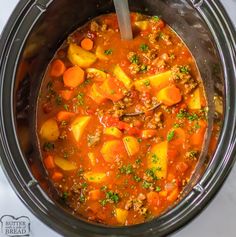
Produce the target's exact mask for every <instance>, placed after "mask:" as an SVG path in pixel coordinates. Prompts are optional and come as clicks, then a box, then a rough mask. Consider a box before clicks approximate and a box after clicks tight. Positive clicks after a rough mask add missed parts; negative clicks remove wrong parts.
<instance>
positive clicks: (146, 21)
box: [37, 13, 208, 225]
mask: <svg viewBox="0 0 236 237" xmlns="http://www.w3.org/2000/svg"><path fill="white" fill-rule="evenodd" d="M131 21H132V29H133V33H134V39H133V40H131V41H122V40H121V39H120V34H119V30H118V23H117V18H116V15H115V14H108V15H103V16H100V17H98V18H96V19H93V20H92V21H90V22H88V23H87V24H86V25H85V26H83V27H82V28H79V29H78V30H76V31H75V32H74V33H72V34H71V35H70V36H69V37H68V38H67V41H66V42H64V43H63V45H62V46H61V47H60V49H59V50H58V51H57V52H56V54H55V56H54V58H53V60H52V61H51V63H50V65H49V66H48V69H47V72H46V74H45V78H44V81H43V84H42V87H41V90H40V96H39V99H38V109H37V128H38V131H37V132H38V138H39V145H40V150H41V154H42V161H43V164H44V167H45V169H46V170H47V172H48V176H49V179H50V180H51V182H52V183H53V185H54V187H55V189H56V190H57V191H58V193H59V195H60V198H61V200H62V201H63V202H64V203H65V205H67V206H68V207H69V208H70V210H71V212H72V213H73V214H75V215H80V216H83V217H85V218H86V219H87V220H90V221H95V222H99V223H103V224H107V225H132V224H138V223H142V222H145V221H148V220H151V219H153V218H154V217H157V216H159V215H160V214H162V213H163V212H164V211H166V210H167V209H168V208H170V207H171V206H172V205H173V204H174V203H175V202H176V201H178V199H179V197H180V194H181V192H182V191H183V189H184V187H185V186H186V185H187V183H188V182H189V180H190V178H191V175H192V173H193V172H194V169H195V166H196V164H197V162H198V158H199V155H200V153H201V150H202V146H203V141H204V135H205V131H206V128H207V118H206V114H207V113H206V112H207V109H208V107H207V101H206V99H205V94H204V88H203V83H202V80H201V77H200V74H199V71H198V68H197V65H196V62H195V60H194V58H193V56H192V54H191V53H190V51H189V49H188V48H187V46H186V45H185V44H184V42H183V41H182V40H181V39H180V37H179V36H178V35H177V34H176V33H175V32H174V31H173V30H172V29H171V28H170V26H168V25H167V24H166V23H165V22H164V21H163V20H162V19H160V18H159V17H158V16H145V15H142V14H139V13H132V14H131ZM158 104H160V105H159V106H157V105H158ZM134 112H140V114H137V115H135V116H134V115H133V116H131V115H130V114H132V113H134Z"/></svg>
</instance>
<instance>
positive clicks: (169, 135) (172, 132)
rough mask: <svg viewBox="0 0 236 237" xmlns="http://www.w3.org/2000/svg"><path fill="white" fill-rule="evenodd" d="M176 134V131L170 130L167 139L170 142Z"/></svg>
mask: <svg viewBox="0 0 236 237" xmlns="http://www.w3.org/2000/svg"><path fill="white" fill-rule="evenodd" d="M174 135H175V131H174V130H171V131H170V132H168V134H167V141H168V142H170V141H171V140H172V139H173V138H174Z"/></svg>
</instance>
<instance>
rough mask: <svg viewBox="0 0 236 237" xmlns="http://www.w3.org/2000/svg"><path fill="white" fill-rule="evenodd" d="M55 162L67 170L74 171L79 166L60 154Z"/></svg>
mask: <svg viewBox="0 0 236 237" xmlns="http://www.w3.org/2000/svg"><path fill="white" fill-rule="evenodd" d="M54 162H55V164H56V165H57V166H58V167H59V168H61V169H62V170H65V171H73V170H76V169H77V166H76V165H75V164H74V163H72V162H70V161H68V160H65V159H64V158H61V157H58V156H56V157H55V158H54Z"/></svg>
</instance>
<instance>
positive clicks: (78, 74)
mask: <svg viewBox="0 0 236 237" xmlns="http://www.w3.org/2000/svg"><path fill="white" fill-rule="evenodd" d="M63 82H64V84H65V86H68V87H70V88H75V87H77V86H79V85H80V84H81V83H83V82H84V70H83V69H82V68H81V67H79V66H73V67H70V68H68V69H67V70H66V71H65V72H64V74H63Z"/></svg>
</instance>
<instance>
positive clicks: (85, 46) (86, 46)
mask: <svg viewBox="0 0 236 237" xmlns="http://www.w3.org/2000/svg"><path fill="white" fill-rule="evenodd" d="M80 44H81V47H82V48H83V49H85V50H88V51H89V50H91V49H93V41H92V40H91V39H89V38H84V39H83V40H82V41H81V43H80Z"/></svg>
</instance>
